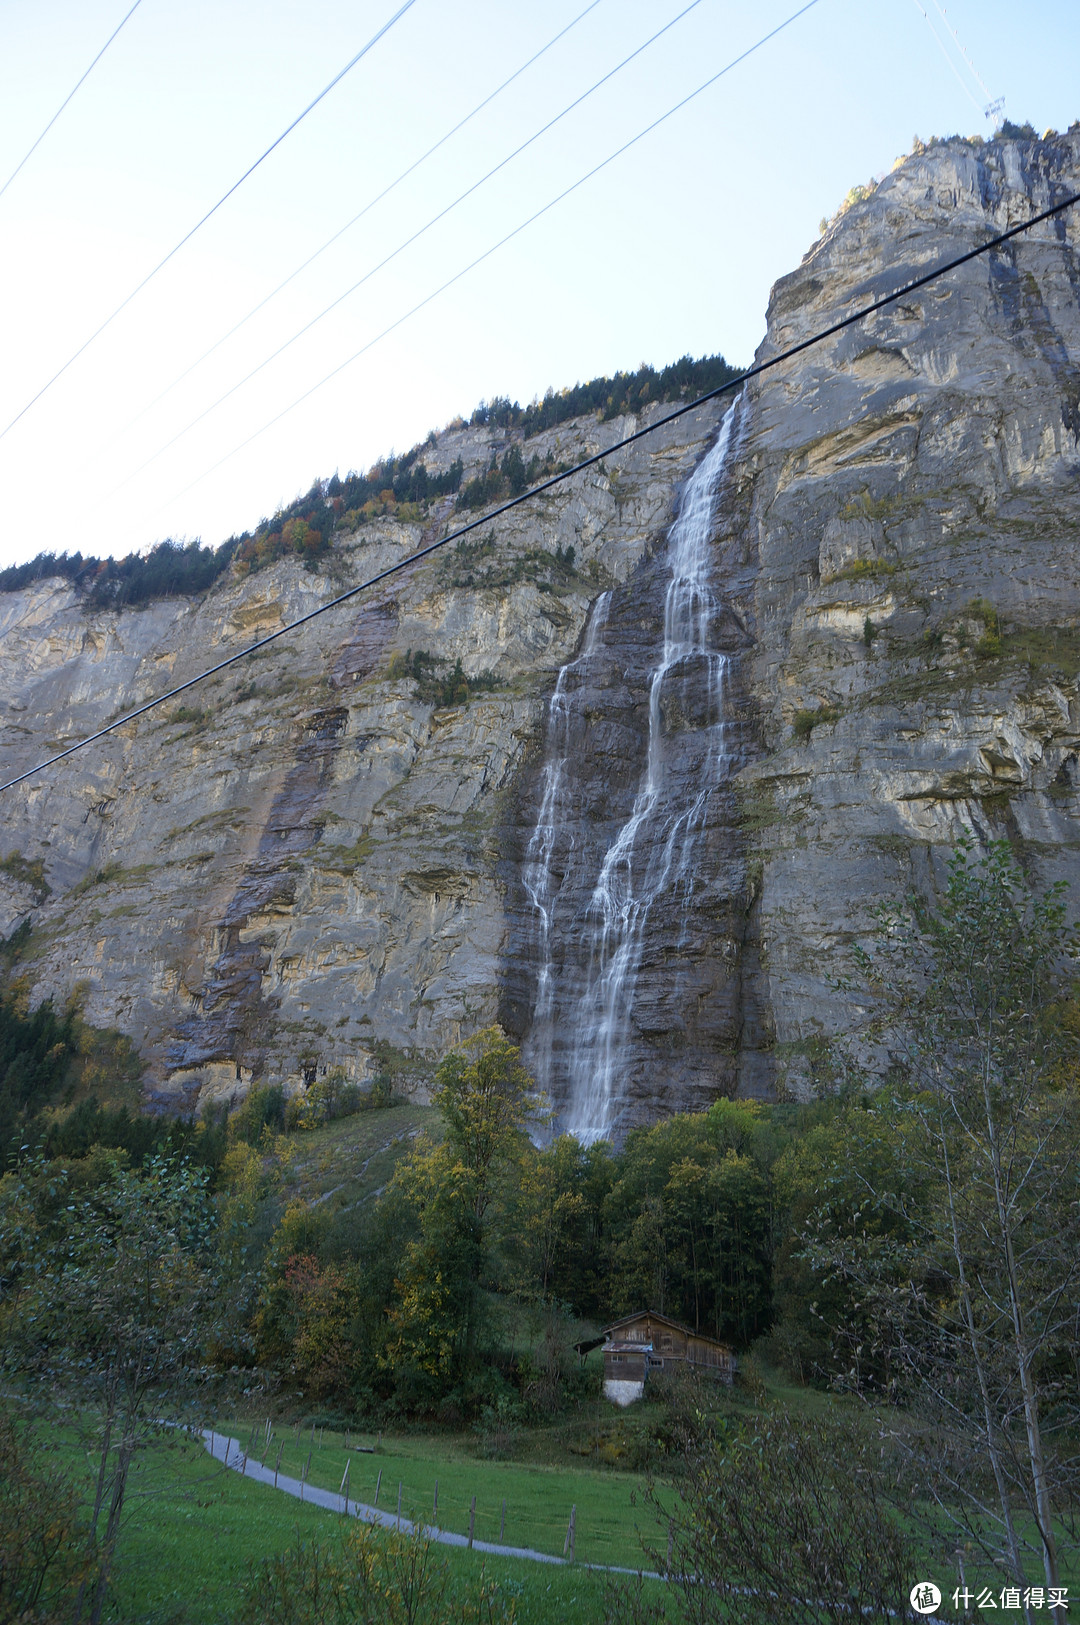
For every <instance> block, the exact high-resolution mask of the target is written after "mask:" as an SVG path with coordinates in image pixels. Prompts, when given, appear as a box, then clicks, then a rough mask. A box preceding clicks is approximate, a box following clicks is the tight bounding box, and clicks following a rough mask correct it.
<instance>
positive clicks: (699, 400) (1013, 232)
mask: <svg viewBox="0 0 1080 1625" xmlns="http://www.w3.org/2000/svg"><path fill="white" fill-rule="evenodd" d="M1075 203H1080V192H1073V193H1071V194H1070V195H1069V196H1068V197H1066V198H1063V199H1062V200H1061V202H1060V203H1055V204H1053V205H1052V206H1051V207H1050V208H1048V209H1043V210H1041V211H1040V213H1038V214H1036V215H1033V216H1032V217H1031V219H1030V220H1025V221H1023V222H1022V223H1021V224H1020V225H1018V226H1011V227H1010V228H1009V230H1008V231H1002V232H998V234H997V235H996V236H994V237H990V238H988V239H987V241H986V242H985V243H980V244H979V245H978V247H977V248H971V249H968V251H967V253H965V254H958V255H957V256H956V258H955V259H951V260H947V261H946V262H945V264H944V265H939V266H938V267H937V269H936V270H933V271H927V272H925V273H924V274H923V275H922V276H918V277H914V278H913V279H912V280H911V281H910V282H905V283H904V284H903V286H902V287H899V288H897V289H895V290H894V292H892V293H888V294H885V295H883V297H882V298H880V299H875V300H873V301H872V302H871V303H870V304H869V305H864V306H863V308H862V309H861V310H856V311H852V313H851V314H850V315H849V316H844V317H842V318H841V319H840V320H839V321H836V322H832V323H831V324H830V325H829V326H828V327H824V328H822V329H821V330H820V331H819V332H817V333H813V334H811V336H810V337H809V338H807V339H801V340H800V341H799V343H798V344H792V345H789V346H788V348H787V349H786V350H781V352H780V354H779V355H774V356H771V357H770V358H769V359H768V360H766V361H759V362H756V363H755V365H754V366H752V367H747V368H746V370H745V372H741V373H740V374H739V375H738V377H736V378H732V379H730V380H729V381H728V382H727V383H726V384H720V385H719V386H718V387H717V388H716V389H710V390H707V391H706V393H705V394H704V395H698V396H696V397H695V399H694V400H692V401H687V402H686V403H685V404H684V405H682V406H678V407H676V408H675V410H674V411H673V412H668V413H666V414H665V416H664V417H662V418H658V419H657V421H656V422H655V423H650V424H649V425H648V426H647V427H646V428H644V429H637V430H635V432H634V433H633V434H628V435H625V436H624V437H623V439H622V440H616V441H615V443H614V444H613V445H611V446H608V447H607V449H606V450H604V451H598V452H594V453H593V455H592V456H591V457H586V458H584V459H583V460H582V461H581V462H580V463H575V464H574V466H573V468H567V469H564V470H563V471H562V473H561V474H552V475H551V476H550V478H548V479H546V480H541V481H540V484H539V485H534V486H532V487H531V488H530V489H529V490H528V491H522V492H521V494H520V496H516V497H511V498H510V499H509V501H507V502H502V503H500V504H499V506H498V507H497V508H493V509H492V510H491V511H490V512H489V513H486V514H483V515H481V517H480V518H478V519H471V520H470V521H469V523H468V524H467V525H461V526H460V527H459V528H458V529H457V530H453V531H450V532H448V534H447V535H445V536H443V537H442V538H441V540H439V541H437V542H430V543H429V544H428V546H427V547H422V548H419V549H418V550H417V551H416V552H415V553H410V555H409V557H408V558H407V559H400V560H399V561H398V562H397V563H396V564H391V565H389V566H388V567H387V568H386V569H385V570H380V571H379V572H378V573H377V574H376V575H373V576H369V578H368V579H367V581H362V582H361V583H360V584H359V586H356V587H350V588H349V590H348V592H343V593H339V594H338V596H337V597H336V598H331V599H329V600H328V602H327V603H325V604H320V605H319V607H318V608H317V609H311V610H308V612H307V614H306V615H301V616H300V617H299V618H298V619H297V620H295V621H290V622H289V624H288V625H287V626H282V627H279V628H278V630H277V631H276V632H270V633H268V634H267V636H266V637H265V638H259V639H258V640H257V641H256V642H255V643H252V644H249V646H248V647H247V648H246V649H241V650H239V651H238V652H237V653H236V654H234V655H229V657H228V658H227V659H226V660H219V661H218V663H217V664H216V665H214V666H210V667H209V668H208V669H207V670H206V671H203V672H200V673H199V675H198V676H197V677H189V678H188V680H187V682H186V683H180V684H178V685H177V687H176V688H171V689H169V691H168V693H166V694H159V695H158V696H157V697H156V698H155V699H152V700H147V702H146V703H145V704H144V705H140V706H138V707H137V708H136V709H135V710H134V711H129V712H128V713H127V714H126V715H125V716H122V717H117V719H116V721H115V722H110V723H107V724H106V726H105V727H104V728H99V729H98V730H97V732H96V733H92V734H89V735H88V736H87V738H85V739H80V740H79V741H78V743H77V744H74V745H69V746H68V747H67V749H66V750H62V751H59V752H58V753H57V754H56V755H55V756H50V757H49V758H48V759H47V760H46V761H44V762H38V764H37V766H36V767H31V768H27V770H26V772H25V773H20V774H19V776H18V777H17V778H14V779H9V780H8V781H7V783H6V784H0V793H2V792H3V791H4V790H11V789H13V788H14V787H15V785H17V784H22V783H23V782H24V781H25V780H26V779H30V778H33V777H34V775H35V774H37V773H43V772H44V771H45V769H46V768H47V767H53V766H55V764H56V763H57V762H62V761H63V760H64V758H65V757H66V756H73V755H74V754H75V752H76V751H78V750H83V749H84V748H85V747H86V746H87V745H92V744H94V743H95V742H96V741H97V740H99V739H104V737H105V735H106V734H110V733H114V732H115V731H116V729H117V728H124V727H126V726H127V724H128V723H129V722H134V721H136V719H137V718H138V717H141V716H145V715H146V713H147V712H148V711H153V710H154V709H155V708H156V707H157V706H159V705H164V704H165V703H166V702H167V701H168V700H175V699H176V697H177V695H178V694H184V693H186V692H187V690H188V689H189V688H194V687H195V685H196V684H197V683H202V682H205V681H206V679H207V678H208V677H213V676H215V675H216V674H217V673H218V672H219V671H225V670H226V668H227V667H229V666H234V665H235V664H236V662H237V661H238V660H244V659H245V658H246V657H247V656H248V655H252V654H254V653H255V652H256V650H258V649H265V648H266V646H267V644H270V643H275V642H276V641H277V639H278V638H283V637H285V636H286V635H287V634H288V633H289V632H295V631H296V630H297V628H298V627H301V626H306V625H307V623H308V621H313V620H315V618H316V617H317V616H319V615H325V614H326V613H327V611H328V610H331V609H337V608H338V606H339V605H340V604H345V603H348V601H349V600H350V599H352V598H356V597H357V596H358V594H360V593H362V592H367V591H368V590H369V589H370V588H372V587H376V586H378V584H379V583H380V582H381V581H385V580H387V578H388V577H389V576H392V575H397V574H399V573H400V571H402V570H407V569H409V568H410V567H411V566H412V565H414V564H417V563H419V561H420V560H421V559H426V558H428V557H429V556H430V555H431V554H432V553H437V552H438V550H439V549H440V548H442V547H447V546H449V544H450V543H451V542H456V541H460V539H461V538H462V537H463V536H467V535H468V534H469V532H470V531H473V530H476V529H478V527H479V526H481V525H487V524H490V523H491V521H492V520H493V519H498V518H499V517H500V516H501V515H502V514H504V513H509V512H510V510H511V509H512V508H519V507H520V506H521V504H522V503H523V502H530V501H531V500H532V499H533V497H536V496H540V495H541V494H542V493H543V492H544V491H550V490H551V489H552V487H553V486H556V485H562V484H563V483H564V482H565V481H566V480H569V479H572V478H573V477H574V475H575V474H580V473H582V471H583V470H584V469H586V468H593V467H595V465H596V464H597V463H602V462H603V461H604V460H605V459H606V458H608V457H612V456H614V454H615V453H616V452H617V451H622V450H624V449H625V447H627V446H632V445H634V443H635V442H636V441H638V440H644V439H645V437H646V436H647V435H650V434H655V433H656V431H657V430H658V429H663V428H665V427H666V426H667V425H668V424H669V423H674V422H675V421H676V420H677V419H678V418H681V417H685V416H686V414H687V413H688V412H694V411H696V410H697V408H698V407H700V406H704V405H706V404H707V403H708V402H709V401H714V400H717V399H719V397H720V396H721V395H728V394H730V393H731V392H732V391H733V390H735V389H739V388H740V387H741V386H742V385H743V384H745V383H747V382H748V381H749V380H750V379H751V378H759V377H760V376H761V375H762V373H766V372H770V371H771V370H772V369H773V368H774V367H779V366H782V365H783V363H784V362H785V361H790V360H791V359H792V358H793V357H794V356H797V355H802V354H803V352H804V351H806V350H809V349H812V348H813V346H814V345H816V344H821V343H823V342H824V340H825V339H830V338H835V336H836V334H837V333H842V332H844V331H845V329H847V328H849V327H853V326H854V325H855V324H856V323H857V322H861V321H865V320H866V318H867V317H868V316H873V315H875V314H876V313H877V312H878V311H879V310H885V309H886V308H887V307H888V306H889V305H893V304H895V303H896V301H897V300H898V299H905V298H906V297H907V296H908V295H909V294H912V293H915V292H916V291H917V290H918V289H919V288H925V287H927V286H928V285H929V284H930V283H931V282H936V281H938V279H939V278H940V277H943V276H946V275H947V274H948V273H949V272H950V271H955V270H957V269H958V268H959V267H960V266H961V265H967V264H969V263H970V262H971V261H972V260H976V259H979V258H980V257H981V256H982V255H983V254H988V253H990V251H991V250H992V249H995V248H1000V247H1001V245H1002V243H1007V242H1011V241H1012V239H1013V238H1015V237H1019V236H1020V235H1021V234H1022V233H1024V232H1027V231H1030V230H1031V229H1032V227H1033V226H1038V225H1041V224H1042V223H1043V222H1044V221H1045V220H1052V219H1053V218H1054V217H1055V216H1057V215H1059V214H1062V213H1063V212H1064V211H1065V210H1066V209H1071V208H1072V206H1073V204H1075Z"/></svg>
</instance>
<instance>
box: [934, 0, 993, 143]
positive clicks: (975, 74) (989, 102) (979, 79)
mask: <svg viewBox="0 0 1080 1625" xmlns="http://www.w3.org/2000/svg"><path fill="white" fill-rule="evenodd" d="M934 10H935V11H937V12H938V13H939V15H940V17H941V20H942V22H943V23H944V24H945V27H946V28H947V29H948V30H949V33H950V34H951V35H952V37H953V39H954V40H955V41H956V49H957V50H958V51H959V52H960V55H961V56H962V57H963V59H964V61H965V62H966V63H967V65H968V67H969V68H970V69H971V75H972V78H973V79H974V80H975V82H976V84H977V85H978V87H979V89H980V90H981V91H982V93H983V95H984V96H985V97H986V107H985V113H986V117H987V118H990V117H991V116H992V114H993V112H994V111H995V110H996V109H998V108H1000V107H1002V106H1003V105H1004V102H1005V98H1004V96H1000V97H998V99H997V101H995V100H994V98H993V95H992V94H991V91H990V87H989V85H988V84H987V83H986V80H985V79H984V78H983V76H982V74H981V73H980V72H979V70H978V68H977V67H976V66H975V64H974V62H973V61H972V60H971V58H970V56H969V55H968V53H967V51H966V50H965V49H964V42H963V41H962V40H961V38H960V35H959V34H958V33H957V32H956V29H955V28H954V27H953V25H952V23H951V22H950V21H949V14H948V12H947V11H946V10H945V7H944V6H943V5H942V4H941V0H934Z"/></svg>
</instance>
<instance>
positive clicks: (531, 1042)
mask: <svg viewBox="0 0 1080 1625" xmlns="http://www.w3.org/2000/svg"><path fill="white" fill-rule="evenodd" d="M737 416H738V413H737V410H735V409H733V410H732V411H729V412H728V413H727V415H726V417H725V419H724V421H723V424H722V426H721V429H720V433H719V436H718V438H717V441H716V443H715V445H714V446H713V447H712V449H711V450H710V451H709V452H708V454H707V455H706V456H705V457H704V458H703V459H702V461H701V463H700V464H699V465H698V467H697V469H696V470H695V471H694V473H693V474H692V476H691V477H690V479H689V480H688V482H687V485H686V488H685V491H684V493H683V499H682V504H681V507H680V512H679V516H678V518H677V520H676V521H675V523H674V525H673V526H672V528H671V531H670V533H669V536H668V542H667V547H666V549H665V551H664V553H663V554H662V559H663V563H664V565H665V566H666V568H667V569H668V571H669V572H670V579H669V580H668V583H667V589H666V594H665V599H664V611H663V641H662V644H661V645H660V647H659V649H658V651H657V658H656V660H655V664H654V665H653V666H652V669H651V675H650V678H649V684H648V739H647V751H646V755H645V761H644V766H643V769H642V771H641V774H640V778H639V780H638V784H637V788H636V793H635V795H634V800H633V805H632V808H631V810H630V814H629V816H628V817H626V818H625V819H624V820H623V821H622V822H621V825H618V826H616V827H614V828H613V829H612V831H611V836H612V838H611V839H610V840H609V843H608V845H607V848H606V851H604V852H603V855H602V859H601V861H600V863H599V872H598V873H596V875H595V880H594V882H593V884H592V888H591V896H589V898H588V903H587V907H586V908H585V910H584V914H583V915H580V914H579V917H578V918H577V919H576V920H574V919H572V918H564V919H563V920H562V921H560V922H557V921H556V914H557V910H558V905H559V902H560V897H561V895H562V893H563V892H564V891H568V889H569V884H570V875H571V873H572V870H573V867H574V854H573V851H572V848H573V836H572V835H571V836H570V837H569V840H567V837H566V834H565V832H566V831H567V830H573V829H574V828H575V827H576V825H577V824H578V823H579V821H580V815H581V806H580V802H581V791H580V787H579V785H578V777H577V774H576V772H575V754H574V753H575V751H576V750H577V751H579V750H580V748H581V741H582V739H583V737H584V736H585V733H586V731H587V729H588V727H589V719H588V718H587V717H586V716H584V715H583V714H582V711H583V707H584V706H585V705H586V703H587V697H588V694H589V677H590V668H592V667H595V666H596V665H597V664H598V662H599V661H600V660H601V659H602V658H603V657H604V656H605V655H606V656H607V658H608V659H610V651H609V650H606V649H604V647H603V638H604V632H605V628H606V625H607V622H608V617H609V610H610V600H611V594H610V593H605V594H603V595H602V596H601V597H600V598H599V599H598V600H597V601H596V603H595V604H594V606H593V610H592V613H591V615H590V619H589V622H588V625H587V628H586V633H585V638H584V640H583V643H582V647H581V650H580V653H579V654H578V655H577V656H576V658H575V659H574V660H572V661H571V662H569V664H568V665H566V666H564V667H563V668H562V670H561V671H560V673H559V678H558V682H557V683H556V685H555V692H554V694H553V695H552V698H551V702H550V706H549V710H548V717H547V727H546V740H545V758H544V767H543V772H542V777H541V781H540V786H539V803H540V804H539V811H538V816H537V820H536V824H535V827H534V829H533V831H532V836H531V839H530V841H529V844H528V847H527V850H526V854H525V864H524V871H523V876H522V878H523V881H524V887H525V892H526V895H527V898H528V900H529V903H530V904H531V907H532V909H533V911H534V919H535V930H536V933H537V937H538V942H537V945H536V947H537V952H536V967H537V969H536V997H535V1003H534V1006H533V1016H532V1022H531V1027H530V1031H529V1035H528V1039H527V1041H526V1045H525V1056H526V1059H527V1060H528V1062H529V1064H530V1066H531V1067H532V1069H533V1072H534V1075H535V1076H536V1078H537V1080H538V1082H539V1083H540V1084H541V1085H542V1087H543V1088H544V1089H545V1090H546V1091H547V1093H548V1095H549V1097H550V1098H551V1100H552V1101H553V1103H554V1104H555V1106H556V1108H557V1114H558V1116H557V1121H558V1127H559V1129H560V1130H564V1131H567V1132H569V1133H571V1134H574V1135H576V1136H577V1137H578V1138H579V1139H580V1140H582V1141H584V1142H586V1143H589V1142H592V1141H594V1140H597V1139H601V1138H607V1137H609V1136H610V1135H611V1134H612V1132H613V1130H614V1129H615V1127H616V1125H617V1120H618V1116H619V1109H620V1105H621V1102H620V1099H619V1083H620V1074H621V1070H622V1067H621V1062H622V1057H623V1052H624V1048H625V1045H626V1042H627V1040H628V1038H629V1036H630V1033H631V1027H632V1022H633V1008H634V995H635V988H636V983H637V979H638V973H639V971H640V969H641V967H642V962H643V954H642V948H643V934H644V932H645V927H646V923H647V921H648V918H649V914H650V911H651V910H652V909H653V907H654V905H655V904H656V902H657V901H658V899H660V898H664V899H667V900H668V902H669V903H670V900H671V899H672V897H673V896H674V897H675V898H678V897H679V895H680V894H682V895H683V897H684V906H685V907H686V909H687V911H688V910H689V903H690V896H691V893H692V891H693V888H694V878H695V877H694V857H695V848H696V846H697V844H698V840H699V836H700V835H701V833H702V831H703V829H704V827H705V825H706V821H707V815H708V809H709V806H710V802H711V800H712V798H713V796H714V793H715V792H716V790H717V789H718V788H719V787H720V786H721V785H723V784H724V783H725V782H726V780H727V778H728V776H729V773H730V769H731V753H730V750H729V747H728V737H727V736H728V726H727V723H726V721H725V674H726V669H727V665H728V659H729V657H728V656H727V655H726V654H723V653H720V652H719V651H718V650H717V649H716V647H715V644H716V641H717V638H716V628H717V624H718V617H719V615H720V612H721V610H722V607H723V606H722V601H721V599H720V598H719V596H718V594H717V593H716V592H715V590H714V588H713V586H712V584H711V582H710V579H709V577H710V564H711V558H710V535H711V531H712V523H713V513H714V508H715V504H716V498H717V493H718V490H719V487H720V484H721V480H722V477H723V473H724V467H725V463H726V460H727V458H728V456H729V453H730V451H731V446H732V441H733V436H734V433H735V422H736V418H737ZM669 716H679V717H682V718H685V717H687V716H692V718H693V721H692V723H691V724H690V726H691V727H692V729H693V730H694V735H695V740H696V743H697V749H696V751H695V761H696V769H695V774H694V783H693V789H692V793H689V794H688V793H686V792H685V789H682V790H680V789H678V787H677V786H676V785H675V784H674V783H673V781H672V777H671V775H670V773H669V771H668V770H669V761H668V757H669V739H668V734H669V731H670V730H669V726H668V722H669ZM684 726H685V724H684ZM673 792H674V793H673ZM578 885H579V886H580V877H579V878H578ZM565 913H566V909H565V906H564V915H565ZM560 931H561V932H562V933H564V934H566V933H570V934H572V935H573V937H574V938H575V944H574V947H575V948H576V950H577V951H573V949H572V950H571V951H569V952H568V951H567V945H566V943H565V942H560V941H559V935H560ZM674 946H675V947H678V946H679V944H674Z"/></svg>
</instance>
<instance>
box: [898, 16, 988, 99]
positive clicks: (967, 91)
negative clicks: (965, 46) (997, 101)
mask: <svg viewBox="0 0 1080 1625" xmlns="http://www.w3.org/2000/svg"><path fill="white" fill-rule="evenodd" d="M913 4H914V6H915V10H916V11H918V12H921V13H922V17H923V21H924V22H925V23H926V26H927V28H928V29H929V30H930V32H931V34H932V35H933V36H934V43H935V44H936V46H937V48H938V50H939V51H940V52H941V54H942V56H943V57H944V58H945V60H946V62H947V63H948V64H949V67H950V68H951V69H952V71H953V73H954V74H955V75H956V77H957V80H958V81H959V84H960V88H961V90H962V91H963V92H964V95H965V96H967V97H968V98H969V100H970V101H972V102H974V104H975V106H976V107H977V108H978V109H979V112H980V113H982V112H983V111H984V108H983V104H982V103H981V102H980V101H979V98H978V97H977V96H976V94H975V92H974V91H973V90H972V88H971V86H970V85H969V84H968V82H967V80H966V79H965V78H964V76H963V74H962V73H961V72H960V69H959V68H958V67H957V66H956V63H955V62H954V61H953V59H952V57H951V56H950V55H949V48H948V46H947V45H946V44H945V41H944V40H943V39H942V38H941V36H940V34H939V33H938V31H937V29H936V28H935V27H934V25H933V23H932V22H931V21H930V13H929V12H928V11H927V10H926V8H925V7H924V6H923V5H922V4H921V3H920V0H913Z"/></svg>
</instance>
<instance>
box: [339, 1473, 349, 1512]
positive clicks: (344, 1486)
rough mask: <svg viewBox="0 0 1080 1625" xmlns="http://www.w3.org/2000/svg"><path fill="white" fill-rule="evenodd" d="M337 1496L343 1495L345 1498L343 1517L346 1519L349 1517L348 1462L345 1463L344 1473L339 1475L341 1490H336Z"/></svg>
mask: <svg viewBox="0 0 1080 1625" xmlns="http://www.w3.org/2000/svg"><path fill="white" fill-rule="evenodd" d="M338 1494H339V1495H344V1497H345V1516H346V1517H348V1516H349V1463H348V1462H346V1463H345V1471H344V1472H343V1473H342V1475H341V1488H340V1489H339V1490H338Z"/></svg>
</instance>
